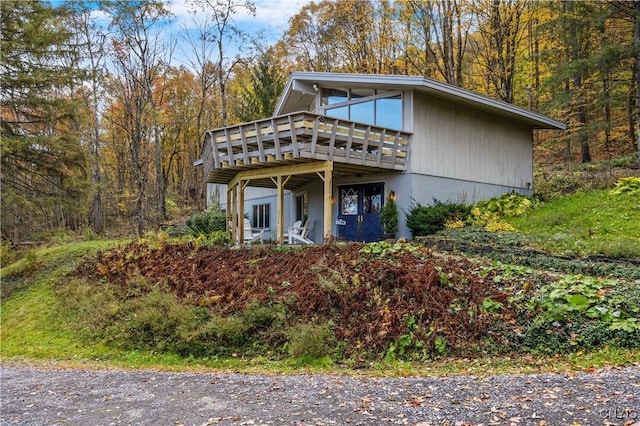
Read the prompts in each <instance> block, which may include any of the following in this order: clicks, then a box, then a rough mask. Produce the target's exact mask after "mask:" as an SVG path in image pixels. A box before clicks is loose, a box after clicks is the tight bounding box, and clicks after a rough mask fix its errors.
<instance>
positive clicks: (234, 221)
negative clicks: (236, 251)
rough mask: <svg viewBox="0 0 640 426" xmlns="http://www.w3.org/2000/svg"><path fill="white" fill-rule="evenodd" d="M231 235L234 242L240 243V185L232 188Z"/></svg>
mask: <svg viewBox="0 0 640 426" xmlns="http://www.w3.org/2000/svg"><path fill="white" fill-rule="evenodd" d="M231 235H232V239H233V242H234V243H236V244H238V243H239V235H238V184H237V183H236V184H234V185H233V187H232V188H231Z"/></svg>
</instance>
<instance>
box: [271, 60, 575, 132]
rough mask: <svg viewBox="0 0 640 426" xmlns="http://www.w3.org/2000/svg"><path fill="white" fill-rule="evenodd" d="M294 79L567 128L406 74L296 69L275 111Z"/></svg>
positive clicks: (546, 119)
mask: <svg viewBox="0 0 640 426" xmlns="http://www.w3.org/2000/svg"><path fill="white" fill-rule="evenodd" d="M295 82H299V83H300V82H306V83H307V85H309V86H310V87H313V84H314V83H318V84H320V85H323V84H332V83H333V84H335V83H339V84H346V85H350V84H357V85H362V86H366V85H377V86H386V87H389V88H393V87H395V88H397V89H414V90H417V91H420V92H424V93H427V94H431V95H433V96H436V97H440V98H444V99H449V100H451V101H453V102H456V103H461V104H466V105H469V106H471V107H475V108H477V109H481V110H485V111H489V112H492V113H495V114H498V115H502V116H507V117H511V118H513V119H516V120H518V121H523V122H526V123H529V124H531V125H532V126H533V127H535V128H538V129H555V130H566V129H567V125H566V124H565V123H562V122H560V121H557V120H554V119H552V118H550V117H547V116H545V115H542V114H538V113H536V112H533V111H530V110H527V109H524V108H521V107H518V106H515V105H512V104H509V103H507V102H503V101H498V100H495V99H491V98H489V97H486V96H483V95H480V94H478V93H474V92H471V91H468V90H465V89H461V88H460V87H457V86H454V85H451V84H447V83H443V82H440V81H436V80H433V79H430V78H426V77H422V76H404V75H387V74H344V73H330V72H293V73H291V75H290V76H289V79H288V81H287V83H286V85H285V88H284V90H283V92H282V95H281V96H280V99H279V100H278V103H277V104H276V108H275V114H274V115H278V114H280V113H281V110H282V109H283V107H284V105H285V103H286V101H287V99H288V97H289V94H290V93H291V91H292V89H293V87H294V83H295Z"/></svg>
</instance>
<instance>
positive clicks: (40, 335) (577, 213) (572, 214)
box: [0, 191, 640, 375]
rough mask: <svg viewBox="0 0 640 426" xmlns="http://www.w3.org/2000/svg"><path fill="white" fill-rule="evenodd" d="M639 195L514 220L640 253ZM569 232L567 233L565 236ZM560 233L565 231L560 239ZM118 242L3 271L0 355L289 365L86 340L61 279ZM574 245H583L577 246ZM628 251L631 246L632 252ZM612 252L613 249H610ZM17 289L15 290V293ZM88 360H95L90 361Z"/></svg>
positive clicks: (455, 368) (53, 253)
mask: <svg viewBox="0 0 640 426" xmlns="http://www.w3.org/2000/svg"><path fill="white" fill-rule="evenodd" d="M639 211H640V201H639V200H636V199H635V198H633V197H628V198H626V199H621V198H619V197H616V198H612V196H610V195H609V194H608V192H606V191H593V192H589V193H584V194H576V195H573V196H570V197H565V198H562V199H558V200H556V201H553V202H550V203H548V204H546V206H545V207H543V208H541V209H538V210H536V211H533V212H530V213H529V214H527V215H526V216H525V217H522V218H519V219H516V220H514V221H513V223H514V225H516V226H517V227H518V228H519V229H521V230H522V231H523V232H525V233H528V234H535V235H538V236H541V237H542V238H546V239H547V240H548V245H546V246H545V248H547V249H549V248H556V249H558V250H561V251H567V250H572V251H574V252H590V253H593V252H598V248H603V247H604V248H607V247H609V248H611V247H623V246H624V247H628V246H629V244H631V246H632V247H635V249H633V250H636V255H635V256H637V253H639V252H640V251H637V250H638V246H637V245H634V244H637V243H638V241H639V240H640V222H639V221H634V219H633V218H634V217H637V214H638V213H639ZM563 235H568V237H564V236H563ZM561 236H562V237H561ZM114 244H115V242H113V241H90V242H82V243H75V244H68V245H64V246H60V247H55V248H47V249H42V250H39V251H37V252H36V254H33V255H30V256H27V257H26V258H23V259H22V260H20V261H18V262H16V263H14V264H11V265H8V266H7V267H5V268H3V269H2V270H0V274H1V276H2V289H3V299H2V307H1V309H0V321H1V336H0V338H1V340H0V356H1V357H2V360H5V361H6V360H8V359H21V358H27V359H31V360H41V361H45V362H49V361H50V360H52V359H54V360H62V361H63V362H64V363H65V364H71V365H84V364H86V363H87V362H90V363H91V365H94V366H95V365H97V364H98V365H100V364H103V365H108V366H124V367H141V366H143V367H162V368H189V367H200V366H206V367H213V368H232V369H243V370H245V371H271V372H273V371H281V372H282V371H284V372H286V371H290V369H291V368H292V365H294V366H295V364H291V363H287V362H271V361H268V360H264V359H254V360H239V359H222V360H182V359H179V358H178V357H176V356H172V355H156V354H150V353H141V352H135V351H128V352H127V351H119V350H114V349H113V348H106V347H104V346H102V345H97V344H96V345H91V346H86V345H80V344H79V343H78V341H77V339H75V336H74V334H73V331H72V328H71V326H70V325H69V324H68V323H67V319H66V318H64V317H62V316H61V315H60V313H59V310H58V309H57V304H58V302H57V300H56V298H55V295H54V290H53V289H54V286H55V284H56V282H58V281H59V280H61V279H63V277H64V276H65V274H67V273H68V272H69V271H70V270H71V269H72V268H73V267H74V265H76V264H77V262H78V261H79V260H80V259H81V258H82V257H83V256H85V255H90V254H93V253H95V252H96V251H98V250H102V249H105V248H108V247H110V246H113V245H114ZM576 247H577V248H578V249H576ZM627 251H628V250H627ZM604 254H609V255H610V254H611V253H606V252H605V253H604ZM11 292H13V294H11ZM7 295H9V296H8V297H7ZM87 360H90V361H87ZM639 361H640V354H639V352H638V351H618V350H616V351H608V350H604V351H603V352H601V353H593V354H580V353H578V354H573V355H567V356H563V357H555V358H554V359H553V362H548V360H547V361H545V360H543V359H533V358H531V357H528V356H527V357H520V359H518V360H511V359H498V360H496V359H487V360H476V361H473V362H471V363H470V362H468V360H466V361H458V360H444V361H442V362H438V363H429V364H428V365H427V364H425V365H422V366H421V367H418V368H417V369H416V367H415V365H414V366H409V364H405V363H400V362H398V363H394V364H392V365H383V366H382V367H379V368H378V369H375V370H374V373H376V374H400V375H402V374H439V373H440V374H443V373H445V374H446V373H455V372H471V373H474V372H476V373H478V374H481V373H486V372H488V371H495V372H510V371H531V370H532V369H533V370H536V371H541V370H545V371H549V370H554V369H556V370H557V369H561V370H562V369H564V370H566V369H574V368H575V369H588V368H591V367H598V366H602V365H607V364H613V365H615V364H630V363H637V362H639Z"/></svg>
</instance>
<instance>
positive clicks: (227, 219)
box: [225, 186, 233, 241]
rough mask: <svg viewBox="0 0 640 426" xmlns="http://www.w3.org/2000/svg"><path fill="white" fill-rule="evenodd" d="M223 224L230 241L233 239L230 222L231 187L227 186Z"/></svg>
mask: <svg viewBox="0 0 640 426" xmlns="http://www.w3.org/2000/svg"><path fill="white" fill-rule="evenodd" d="M225 226H226V228H227V232H228V233H229V237H230V238H231V241H233V224H232V223H231V187H230V186H227V211H226V212H225Z"/></svg>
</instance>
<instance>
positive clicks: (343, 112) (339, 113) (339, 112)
mask: <svg viewBox="0 0 640 426" xmlns="http://www.w3.org/2000/svg"><path fill="white" fill-rule="evenodd" d="M325 114H326V115H327V116H329V117H334V118H344V119H345V120H348V119H349V107H348V106H346V105H345V106H342V107H338V108H331V109H328V110H326V111H325Z"/></svg>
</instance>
